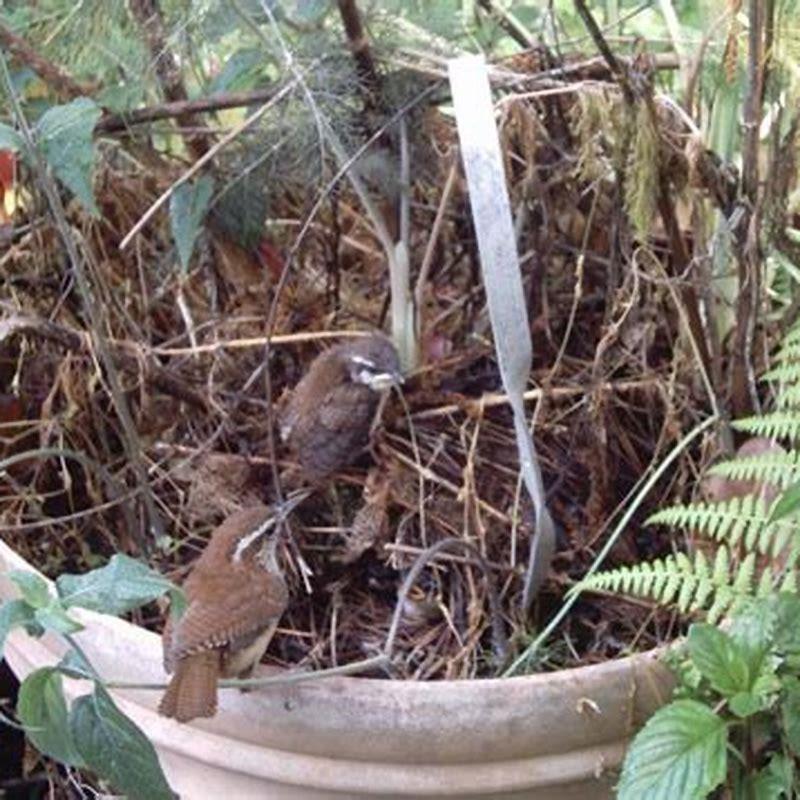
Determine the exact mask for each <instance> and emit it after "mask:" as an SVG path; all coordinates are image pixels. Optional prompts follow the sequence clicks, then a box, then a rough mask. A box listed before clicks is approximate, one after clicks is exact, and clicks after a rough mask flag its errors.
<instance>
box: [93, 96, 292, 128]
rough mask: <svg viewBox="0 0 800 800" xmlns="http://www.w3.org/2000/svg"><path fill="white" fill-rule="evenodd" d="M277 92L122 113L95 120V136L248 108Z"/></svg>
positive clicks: (205, 100)
mask: <svg viewBox="0 0 800 800" xmlns="http://www.w3.org/2000/svg"><path fill="white" fill-rule="evenodd" d="M277 91H278V87H276V86H269V87H264V88H263V89H253V90H252V91H249V92H220V93H219V94H213V95H211V96H210V97H201V98H199V99H198V100H177V101H175V102H173V103H161V104H160V105H156V106H150V107H148V108H139V109H136V110H134V111H125V112H123V113H122V114H105V115H104V116H102V117H101V118H100V119H99V120H98V122H97V125H95V126H94V130H95V133H115V132H117V131H121V130H127V129H128V128H131V127H133V126H134V125H141V124H143V123H145V122H154V121H155V120H159V119H169V118H170V117H178V118H180V117H182V116H184V115H186V114H198V113H202V112H205V111H221V110H222V109H225V108H238V107H240V106H249V105H253V104H254V103H263V102H266V101H267V100H271V99H272V98H273V97H274V96H275V93H276V92H277Z"/></svg>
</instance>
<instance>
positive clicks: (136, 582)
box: [56, 553, 177, 615]
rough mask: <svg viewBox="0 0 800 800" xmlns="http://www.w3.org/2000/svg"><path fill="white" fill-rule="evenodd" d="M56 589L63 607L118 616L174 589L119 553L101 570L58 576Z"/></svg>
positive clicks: (163, 578)
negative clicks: (80, 608)
mask: <svg viewBox="0 0 800 800" xmlns="http://www.w3.org/2000/svg"><path fill="white" fill-rule="evenodd" d="M56 589H57V590H58V594H59V597H60V598H61V600H62V602H63V604H64V605H65V606H66V607H70V606H81V607H82V608H88V609H91V610H92V611H103V612H105V613H106V614H116V615H120V614H125V613H126V612H127V611H130V610H132V609H134V608H138V607H139V606H142V605H144V604H145V603H149V602H150V601H151V600H155V599H156V598H158V597H161V595H163V594H164V593H165V592H168V591H169V592H174V591H176V590H177V587H175V586H174V585H173V584H172V583H170V582H169V581H168V580H167V579H166V578H165V577H164V576H163V575H160V574H159V573H158V572H155V571H154V570H151V569H150V568H149V567H148V566H147V565H146V564H143V563H142V562H141V561H137V560H136V559H135V558H131V557H130V556H126V555H122V554H121V553H118V554H117V555H115V556H113V557H112V558H111V560H110V561H109V562H108V564H106V565H105V566H104V567H100V568H98V569H93V570H92V571H91V572H86V573H84V574H83V575H61V576H60V577H59V578H58V579H57V580H56Z"/></svg>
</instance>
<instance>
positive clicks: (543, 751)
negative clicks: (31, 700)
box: [0, 540, 672, 800]
mask: <svg viewBox="0 0 800 800" xmlns="http://www.w3.org/2000/svg"><path fill="white" fill-rule="evenodd" d="M12 569H23V570H32V571H34V572H37V573H38V570H36V569H35V568H34V567H32V566H31V565H30V564H28V563H27V562H26V561H25V560H24V559H22V558H21V557H20V556H19V555H18V554H17V553H15V552H14V551H13V550H12V549H11V548H10V547H8V545H6V544H5V543H4V542H2V541H1V540H0V600H2V599H4V598H8V597H10V596H12V594H14V595H16V594H17V592H16V587H15V586H14V585H13V584H12V582H11V581H10V579H9V578H8V575H7V572H8V571H10V570H12ZM38 574H40V573H38ZM49 583H51V584H52V582H49ZM74 614H75V616H76V618H78V619H79V620H80V621H81V622H82V623H84V624H85V625H86V628H85V629H84V630H83V631H81V632H79V633H77V634H75V637H76V639H77V640H78V641H79V642H80V643H81V646H82V647H83V648H84V650H86V651H87V653H88V656H89V659H90V660H91V661H92V663H93V665H94V666H95V668H96V669H97V670H98V672H99V674H101V675H102V676H103V677H104V678H105V679H106V680H108V681H122V682H134V683H148V684H149V683H162V682H164V681H165V680H166V675H165V674H164V671H163V666H162V659H161V641H160V639H161V637H160V636H159V635H158V634H156V633H154V632H152V631H148V630H146V629H144V628H140V627H139V626H137V625H134V624H133V623H130V622H128V621H127V620H124V619H120V618H117V617H113V616H110V615H107V614H99V613H94V612H91V611H86V610H83V609H74ZM64 651H65V645H64V643H63V641H62V640H61V639H60V638H58V637H54V636H50V635H45V636H44V637H42V638H41V639H33V638H31V637H29V636H28V635H27V634H26V633H25V632H24V630H22V629H16V630H14V631H12V633H11V634H10V635H9V636H8V638H7V640H6V652H5V655H6V657H7V659H8V661H9V664H10V665H11V667H12V669H13V670H14V671H15V672H16V673H17V675H18V677H20V678H23V677H25V675H27V674H29V673H30V672H31V671H32V670H34V669H37V668H39V667H42V666H51V665H53V664H54V663H57V661H58V660H59V659H60V658H61V657H62V655H63V653H64ZM660 654H661V650H660V649H657V650H653V651H649V652H647V653H641V654H637V655H633V656H627V657H624V658H621V659H614V660H610V661H607V662H603V663H600V664H592V665H587V666H581V667H574V668H570V669H566V670H559V671H556V672H547V673H536V674H531V675H518V676H514V677H509V678H480V679H456V680H431V681H409V680H391V679H383V678H359V677H330V678H325V679H318V680H309V681H305V682H300V683H292V684H276V685H274V686H270V687H268V688H266V687H265V688H260V689H258V690H256V691H253V692H248V693H247V694H243V693H241V692H237V691H235V690H231V689H228V690H221V691H220V701H219V712H218V713H217V715H216V716H215V717H213V718H211V719H201V720H195V721H193V722H191V723H189V724H185V725H184V724H180V723H177V722H175V721H174V720H171V719H165V718H164V717H161V716H159V715H158V714H157V712H156V707H157V704H158V700H159V698H160V692H157V691H150V690H132V689H124V690H112V695H113V697H114V698H115V700H116V701H117V702H118V703H119V704H120V706H121V708H122V710H123V711H124V712H125V713H126V714H128V715H129V716H130V717H131V719H133V721H134V722H136V723H137V724H138V725H139V726H140V727H141V728H142V729H143V730H144V731H145V733H146V734H147V735H148V737H149V738H150V739H151V741H152V742H153V744H154V746H155V747H156V749H157V751H158V753H159V755H160V757H161V758H162V764H164V767H165V769H166V770H167V775H168V778H169V779H170V780H171V781H172V782H173V788H175V789H176V790H177V791H179V792H185V795H184V796H185V797H187V798H192V797H203V796H211V794H209V793H207V792H206V786H211V785H213V786H214V787H216V788H215V792H216V793H222V792H224V791H227V790H228V788H229V787H232V786H238V787H241V794H238V795H236V796H241V797H258V796H270V797H273V796H275V797H314V798H317V797H331V798H333V797H339V796H341V793H342V792H345V793H346V795H347V796H351V797H376V796H379V795H381V794H383V795H389V796H392V797H398V798H399V797H403V796H410V797H416V798H419V797H431V798H433V797H441V796H445V795H450V796H457V797H468V796H470V795H477V796H480V797H500V796H502V794H503V793H504V792H518V791H523V790H528V789H531V787H533V788H534V789H536V791H537V792H538V791H539V790H540V789H541V793H534V794H530V795H528V794H526V795H525V796H530V797H537V798H538V797H546V798H548V800H549V798H555V797H559V798H560V797H561V796H562V795H561V792H562V790H564V789H565V788H566V787H570V786H578V785H579V786H584V787H590V788H587V789H586V792H587V793H585V794H581V793H580V792H579V793H578V794H575V795H569V796H570V797H576V798H583V797H587V798H588V797H591V798H594V797H598V796H608V795H607V794H605V793H603V794H602V795H598V794H597V792H598V791H600V789H601V788H602V787H606V788H607V786H608V784H607V779H605V780H606V782H605V783H603V784H600V783H598V775H602V774H603V772H604V770H607V769H608V768H609V767H615V766H617V765H619V763H621V759H622V755H623V753H624V749H625V743H626V741H627V740H628V739H629V738H630V736H631V735H632V733H633V732H634V730H635V728H636V726H637V724H638V723H640V722H641V721H643V720H644V719H646V717H647V716H648V715H649V714H650V713H652V711H653V710H655V708H657V707H658V706H659V705H661V704H662V703H663V702H665V701H666V700H667V699H668V697H669V692H670V689H671V685H672V679H671V676H670V675H669V673H668V671H667V670H666V668H665V667H664V666H663V664H661V663H660V662H659V656H660ZM65 689H66V692H67V695H68V697H69V698H74V697H76V696H79V695H80V694H83V693H85V692H86V691H88V689H89V683H88V682H87V681H72V680H65ZM198 776H202V777H198ZM192 781H194V783H192ZM215 781H216V782H215ZM192 787H194V788H192ZM244 787H250V788H249V789H245V788H244ZM256 787H258V788H256ZM278 787H284V789H285V790H286V793H285V794H284V793H280V792H279V791H278ZM286 787H290V789H286ZM298 787H300V788H298ZM305 787H307V788H308V792H309V793H307V794H304V793H303V792H304V791H305ZM376 787H380V791H376ZM537 787H538V788H537ZM284 789H281V792H282V791H284ZM312 789H313V792H312V791H311V790H312ZM209 791H210V790H209ZM237 791H239V790H237ZM603 791H604V792H605V789H604V790H603ZM293 792H299V793H298V794H294V793H293ZM337 793H338V794H337Z"/></svg>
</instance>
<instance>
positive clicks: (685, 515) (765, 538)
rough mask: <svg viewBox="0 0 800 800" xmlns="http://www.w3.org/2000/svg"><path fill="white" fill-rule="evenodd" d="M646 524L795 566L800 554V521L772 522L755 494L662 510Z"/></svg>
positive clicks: (767, 511) (792, 519) (766, 508)
mask: <svg viewBox="0 0 800 800" xmlns="http://www.w3.org/2000/svg"><path fill="white" fill-rule="evenodd" d="M645 524H646V525H669V526H670V527H673V528H682V529H684V530H687V531H691V532H693V533H695V534H696V535H698V536H702V537H704V538H706V539H710V540H712V541H715V542H720V543H723V544H724V545H726V547H728V548H730V550H731V551H733V550H735V549H736V548H737V547H739V546H740V545H741V546H742V547H743V548H744V550H745V551H746V552H748V553H752V554H753V555H755V554H756V553H758V554H760V555H765V556H769V557H771V558H778V557H782V558H783V559H784V560H785V562H786V564H787V566H794V564H795V563H796V562H797V558H798V555H800V529H798V525H797V519H796V518H795V517H788V518H786V519H780V520H778V521H776V522H769V508H768V507H767V506H766V504H765V503H764V501H763V500H762V499H761V498H758V497H755V496H753V495H748V496H745V497H734V498H731V499H730V500H723V501H721V502H719V503H693V504H691V505H677V506H670V507H668V508H662V509H661V510H660V511H657V512H656V513H655V514H653V515H652V516H650V517H649V518H648V519H647V520H646V521H645Z"/></svg>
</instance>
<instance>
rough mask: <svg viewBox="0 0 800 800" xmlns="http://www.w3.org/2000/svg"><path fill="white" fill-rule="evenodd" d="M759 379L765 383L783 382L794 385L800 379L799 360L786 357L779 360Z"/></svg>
mask: <svg viewBox="0 0 800 800" xmlns="http://www.w3.org/2000/svg"><path fill="white" fill-rule="evenodd" d="M761 380H762V381H763V382H765V383H783V384H787V385H790V386H794V385H795V384H797V383H798V381H800V360H795V359H791V360H790V359H788V358H787V360H786V361H780V362H779V363H778V364H777V365H776V366H774V367H772V369H769V370H767V371H766V372H765V373H764V374H763V375H762V376H761Z"/></svg>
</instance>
